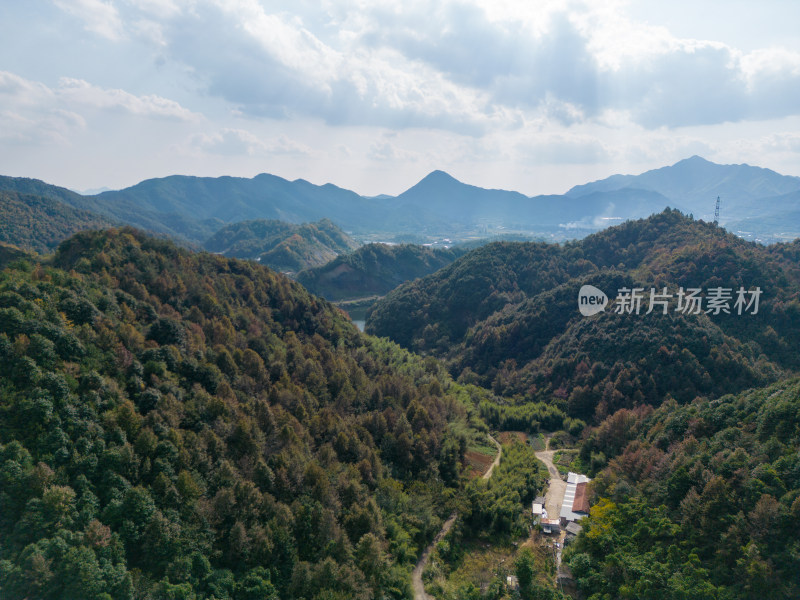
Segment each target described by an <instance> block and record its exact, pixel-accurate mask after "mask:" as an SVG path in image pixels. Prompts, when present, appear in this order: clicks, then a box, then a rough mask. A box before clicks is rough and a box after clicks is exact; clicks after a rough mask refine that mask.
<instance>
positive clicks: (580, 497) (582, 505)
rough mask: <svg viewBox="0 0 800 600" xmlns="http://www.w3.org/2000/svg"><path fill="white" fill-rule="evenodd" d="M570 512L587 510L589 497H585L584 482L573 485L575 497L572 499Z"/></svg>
mask: <svg viewBox="0 0 800 600" xmlns="http://www.w3.org/2000/svg"><path fill="white" fill-rule="evenodd" d="M572 512H576V513H577V512H580V513H588V512H589V499H588V498H587V497H586V484H585V483H579V484H577V485H576V486H575V499H574V500H573V501H572Z"/></svg>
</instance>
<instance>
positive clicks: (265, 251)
mask: <svg viewBox="0 0 800 600" xmlns="http://www.w3.org/2000/svg"><path fill="white" fill-rule="evenodd" d="M358 246H359V243H358V242H356V241H355V240H354V239H353V238H351V237H350V236H349V235H347V234H346V233H345V232H344V231H342V230H341V229H339V228H338V227H337V226H336V225H334V224H333V222H332V221H330V220H329V219H322V220H321V221H317V222H316V223H304V224H302V225H295V224H294V223H287V222H285V221H272V220H264V219H261V220H255V221H242V222H239V223H233V224H231V225H226V226H225V227H223V228H222V229H220V230H219V231H217V232H216V233H215V234H214V235H213V236H211V237H210V238H209V239H208V240H206V241H205V243H204V244H203V247H204V248H205V249H206V250H208V251H209V252H219V253H221V254H224V255H225V256H234V257H236V258H249V259H252V260H257V261H258V262H260V263H261V264H262V265H267V266H269V267H272V268H273V269H276V270H278V271H293V272H297V271H301V270H303V269H307V268H310V267H319V266H321V265H324V264H326V263H328V262H330V261H331V260H333V259H334V258H336V257H337V256H339V255H340V254H342V253H345V252H350V251H351V250H355V249H356V248H358Z"/></svg>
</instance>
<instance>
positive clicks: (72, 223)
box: [0, 190, 112, 253]
mask: <svg viewBox="0 0 800 600" xmlns="http://www.w3.org/2000/svg"><path fill="white" fill-rule="evenodd" d="M111 226H112V222H111V221H110V220H109V219H106V218H104V217H101V216H99V215H97V214H94V213H91V212H89V211H85V210H80V209H76V208H72V207H71V206H69V205H67V204H64V203H63V202H61V201H60V200H57V199H55V198H48V197H45V196H39V195H35V194H23V193H17V192H9V191H2V190H0V242H5V243H7V244H13V245H15V246H18V247H20V248H24V249H26V250H33V251H35V252H40V253H46V252H52V251H53V250H55V248H56V246H58V244H59V243H60V242H62V241H64V240H65V239H67V238H68V237H70V236H71V235H73V234H75V233H77V232H79V231H85V230H87V229H104V228H106V227H111Z"/></svg>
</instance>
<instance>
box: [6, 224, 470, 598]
mask: <svg viewBox="0 0 800 600" xmlns="http://www.w3.org/2000/svg"><path fill="white" fill-rule="evenodd" d="M0 382H1V383H0V385H2V389H1V390H0V597H2V598H4V599H9V600H12V599H20V600H21V599H23V598H85V599H90V600H108V599H109V598H114V599H115V600H116V599H131V598H217V599H223V598H228V599H233V600H239V599H245V598H267V599H275V598H278V597H280V598H282V599H290V598H323V597H324V598H356V599H358V598H362V599H365V600H366V599H367V598H374V597H385V598H401V597H410V595H411V592H410V577H409V573H410V569H411V566H412V564H413V561H414V560H415V558H416V556H417V555H418V553H419V551H420V548H421V547H422V546H423V544H425V543H427V541H428V540H429V539H430V538H431V537H432V536H433V534H434V533H435V531H437V530H438V527H439V525H440V523H441V516H442V515H446V514H449V512H450V511H451V510H452V507H451V506H449V505H448V499H449V498H453V497H454V495H455V494H454V491H455V490H456V488H457V487H458V486H459V485H460V480H459V472H460V470H461V465H462V460H461V459H462V453H463V449H464V447H465V446H466V444H467V443H468V442H469V441H470V440H469V439H467V438H469V436H471V435H473V434H474V433H475V430H474V429H472V428H471V427H470V426H469V424H468V423H467V412H466V409H465V408H464V405H463V404H462V403H461V402H460V401H459V398H458V397H457V395H458V394H462V393H463V392H461V391H459V387H458V386H456V385H454V384H452V383H451V381H450V380H449V378H448V376H447V374H446V373H445V372H443V371H442V370H441V368H440V367H439V366H438V365H437V363H435V362H433V361H424V360H422V359H419V358H417V357H415V356H413V355H410V354H408V353H407V352H405V351H404V350H401V349H400V348H398V347H397V346H395V345H393V344H391V343H389V342H388V341H385V340H384V341H380V340H377V339H373V338H367V337H364V336H363V335H361V334H360V333H359V332H358V331H357V330H356V328H355V327H354V326H352V324H351V323H349V321H347V319H346V318H345V317H343V316H342V315H341V314H340V313H339V311H338V310H337V309H335V308H334V307H332V306H331V305H330V304H328V303H327V302H325V301H324V300H320V299H318V298H315V297H313V296H311V295H309V294H308V293H307V292H306V291H305V290H304V289H303V288H302V287H301V286H300V285H298V284H296V283H294V282H292V281H290V280H289V279H287V278H286V277H284V276H282V275H279V274H276V273H274V272H272V271H270V270H268V269H266V268H263V267H260V266H258V265H255V264H253V263H250V262H244V261H240V260H235V259H228V258H223V257H221V256H215V255H210V254H202V253H201V254H190V253H188V252H185V251H183V250H180V249H178V248H177V247H175V246H174V245H172V244H171V243H169V242H166V241H163V240H157V239H154V238H151V237H148V236H146V235H144V234H141V233H138V232H135V231H133V230H109V231H107V232H102V233H85V234H78V235H77V236H75V237H73V238H71V239H69V240H67V241H66V242H64V243H63V244H62V245H61V246H60V247H59V249H58V252H57V253H56V255H55V257H54V258H53V259H52V261H50V262H45V263H42V262H36V261H33V260H31V259H25V258H21V259H17V260H16V262H12V263H11V266H10V267H9V268H7V269H6V270H5V271H3V272H2V273H0ZM456 431H457V432H458V433H456Z"/></svg>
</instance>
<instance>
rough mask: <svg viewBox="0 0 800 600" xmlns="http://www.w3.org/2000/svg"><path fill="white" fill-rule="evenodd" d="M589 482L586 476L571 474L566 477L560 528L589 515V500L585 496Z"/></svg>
mask: <svg viewBox="0 0 800 600" xmlns="http://www.w3.org/2000/svg"><path fill="white" fill-rule="evenodd" d="M589 481H590V479H589V478H588V477H587V476H586V475H580V474H578V473H572V472H570V473H569V475H567V489H566V490H565V491H564V500H563V502H562V503H561V514H560V515H559V517H560V520H561V525H562V526H566V525H567V523H571V522H573V521H579V520H580V519H582V518H583V517H585V516H586V515H588V514H589V500H588V498H587V496H586V484H587V483H589Z"/></svg>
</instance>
